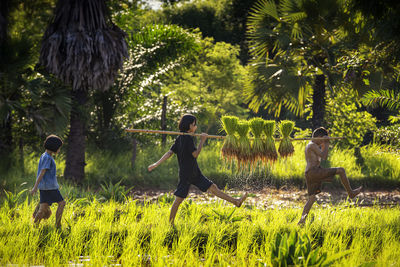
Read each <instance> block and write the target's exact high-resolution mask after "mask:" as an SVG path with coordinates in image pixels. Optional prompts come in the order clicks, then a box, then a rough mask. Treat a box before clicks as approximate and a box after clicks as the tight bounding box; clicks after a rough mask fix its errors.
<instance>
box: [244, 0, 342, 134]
mask: <svg viewBox="0 0 400 267" xmlns="http://www.w3.org/2000/svg"><path fill="white" fill-rule="evenodd" d="M342 9H343V6H342V5H341V3H340V1H336V0H328V1H326V0H317V1H303V0H282V1H280V2H279V4H278V5H277V4H275V2H274V1H272V0H261V1H259V2H258V3H257V4H256V5H255V7H254V9H253V11H252V12H251V13H250V16H249V19H248V34H249V39H250V49H251V50H250V52H251V54H252V56H253V59H252V61H251V64H250V66H251V67H250V72H251V75H252V81H251V82H250V83H249V86H248V87H247V89H246V92H247V100H248V102H249V104H250V107H251V108H252V109H253V110H255V111H257V110H258V108H259V107H260V106H265V108H268V109H270V110H272V111H274V112H275V115H276V116H277V115H279V113H280V111H281V108H282V106H285V107H286V108H288V109H289V110H291V111H294V112H295V113H296V114H298V115H303V112H304V106H305V103H306V99H307V97H309V96H310V95H311V93H312V111H313V117H312V127H313V128H316V127H319V126H321V125H323V122H324V113H325V95H326V93H325V92H326V85H327V86H328V87H329V88H330V89H331V90H332V88H333V81H334V80H335V79H334V78H335V73H334V70H333V67H334V66H335V65H336V57H337V56H338V55H340V52H341V45H343V43H342V42H343V40H344V39H345V37H346V35H345V34H344V32H343V31H342V30H339V26H338V22H339V23H340V22H341V21H342V17H343V16H345V13H344V12H343V10H342Z"/></svg>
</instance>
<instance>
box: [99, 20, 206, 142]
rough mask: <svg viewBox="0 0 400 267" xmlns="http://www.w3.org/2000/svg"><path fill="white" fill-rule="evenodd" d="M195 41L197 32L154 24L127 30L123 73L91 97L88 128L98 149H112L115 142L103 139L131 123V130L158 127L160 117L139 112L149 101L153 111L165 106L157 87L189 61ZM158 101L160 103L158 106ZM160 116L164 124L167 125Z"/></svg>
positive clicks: (197, 41)
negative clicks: (107, 87) (91, 121)
mask: <svg viewBox="0 0 400 267" xmlns="http://www.w3.org/2000/svg"><path fill="white" fill-rule="evenodd" d="M199 39H200V36H199V33H198V32H193V31H189V30H185V29H183V28H182V27H179V26H176V25H161V24H155V25H147V26H145V27H142V28H141V29H131V30H129V35H128V37H127V42H128V46H129V54H130V57H129V59H128V60H127V61H126V62H125V64H124V68H123V70H122V71H121V73H120V75H119V76H118V78H117V80H116V82H115V84H114V85H113V86H112V87H111V88H110V90H109V91H107V92H95V93H94V95H93V96H94V99H95V100H96V101H94V102H95V112H94V113H95V114H96V115H95V118H94V119H93V123H94V125H93V127H92V128H93V129H95V132H96V133H94V135H95V136H96V141H97V144H98V145H99V147H101V148H109V147H110V146H107V143H112V146H115V145H116V142H110V141H111V140H110V139H107V138H109V137H110V138H111V137H113V136H114V137H116V136H117V135H118V132H119V133H121V132H122V129H124V128H126V127H128V126H132V123H134V122H137V121H140V122H137V123H136V124H135V123H134V126H135V127H141V126H143V127H144V123H146V125H145V126H146V127H152V128H159V127H160V119H161V121H162V117H163V116H162V114H161V115H160V114H159V112H156V111H154V113H152V114H151V115H150V114H146V115H145V114H144V111H143V109H144V107H145V106H146V107H148V105H147V104H145V103H146V101H147V99H150V101H153V102H154V105H155V106H154V109H156V110H157V109H158V108H159V109H161V107H162V105H163V104H164V105H165V106H166V105H167V104H168V101H167V98H168V97H167V95H165V94H163V93H162V92H161V90H160V87H161V84H162V83H163V82H164V80H165V77H166V76H167V74H168V73H169V72H172V71H174V70H177V69H179V68H182V67H184V66H185V65H186V64H189V63H188V62H191V60H192V58H193V57H194V55H195V54H197V53H198V52H199V50H200V43H199ZM160 99H161V101H162V103H158V100H160ZM164 99H165V101H163V100H164ZM167 109H168V110H169V108H168V107H167V106H166V107H165V110H167ZM152 112H153V110H152ZM164 115H165V121H164V123H165V124H167V122H166V119H167V118H166V114H164ZM144 118H145V119H144ZM165 124H164V126H165ZM117 129H119V130H117ZM109 135H111V136H109ZM125 147H126V146H125Z"/></svg>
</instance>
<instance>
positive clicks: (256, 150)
mask: <svg viewBox="0 0 400 267" xmlns="http://www.w3.org/2000/svg"><path fill="white" fill-rule="evenodd" d="M250 129H251V132H252V134H253V136H254V140H253V145H252V149H251V162H252V164H254V163H255V162H256V161H257V160H259V159H262V158H263V152H264V143H263V140H262V139H261V135H262V133H263V130H264V120H263V119H261V118H254V119H252V120H251V121H250Z"/></svg>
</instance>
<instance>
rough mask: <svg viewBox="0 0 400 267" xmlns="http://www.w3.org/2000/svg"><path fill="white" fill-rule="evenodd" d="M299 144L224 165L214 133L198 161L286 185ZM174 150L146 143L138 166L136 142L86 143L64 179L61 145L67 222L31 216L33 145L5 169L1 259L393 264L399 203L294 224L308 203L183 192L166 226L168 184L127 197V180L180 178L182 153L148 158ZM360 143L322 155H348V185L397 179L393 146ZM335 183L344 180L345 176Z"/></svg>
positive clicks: (316, 215)
mask: <svg viewBox="0 0 400 267" xmlns="http://www.w3.org/2000/svg"><path fill="white" fill-rule="evenodd" d="M304 145H305V143H296V144H295V154H294V156H293V157H291V158H288V159H279V160H278V161H277V162H276V164H274V165H272V166H267V167H259V168H255V169H254V170H253V172H252V173H237V172H236V171H235V169H232V168H227V166H226V165H225V164H224V162H223V160H221V159H220V155H219V151H220V146H221V142H210V143H209V144H208V145H207V146H206V147H205V148H204V150H203V151H202V154H201V155H200V157H199V158H198V161H199V165H200V168H201V169H202V171H203V173H204V174H205V175H206V176H208V177H209V178H210V179H212V180H213V181H215V182H216V183H217V184H219V186H220V187H224V186H225V185H227V187H228V188H232V187H234V188H245V187H247V188H249V187H250V188H253V190H256V191H257V190H258V188H262V187H264V186H270V187H275V188H279V187H282V186H284V185H289V186H291V187H293V188H296V190H298V189H304V187H305V184H304V178H303V172H304V168H305V161H304ZM167 150H168V148H161V147H151V148H146V149H143V148H139V151H138V155H137V160H136V164H135V167H134V168H132V167H131V166H130V156H131V155H130V154H129V153H121V154H118V155H113V154H110V153H107V152H100V151H99V152H97V153H92V154H88V155H87V166H86V175H87V176H86V178H85V181H84V183H83V185H81V186H79V187H78V186H76V185H72V184H70V183H67V182H66V181H64V180H63V178H62V175H60V174H62V169H63V168H64V163H65V161H64V158H63V155H62V154H61V155H59V156H58V157H57V158H56V162H57V167H58V174H59V183H60V185H61V192H62V194H63V196H64V197H65V198H66V199H67V206H66V209H65V213H64V219H63V226H62V228H61V230H57V229H55V228H54V223H55V219H54V214H55V209H56V207H53V208H52V209H53V215H52V217H51V218H50V219H49V220H48V221H44V222H43V223H42V224H41V225H40V227H38V228H35V227H34V226H33V223H32V219H31V214H32V212H33V209H34V205H35V204H36V203H37V201H38V196H36V197H35V198H33V199H32V197H28V196H27V191H21V190H23V189H30V188H31V187H32V185H33V183H34V180H35V177H36V168H37V161H38V155H37V154H34V153H32V154H29V155H26V156H25V161H24V169H23V170H22V168H20V167H19V166H17V165H16V166H14V167H13V168H10V169H9V170H7V172H5V174H4V175H2V177H1V178H2V179H1V186H2V187H3V188H5V189H7V190H8V191H11V192H12V193H7V194H8V195H7V194H6V193H5V192H1V197H2V200H1V201H0V202H1V204H0V205H1V206H0V265H7V264H19V265H46V266H58V265H61V264H83V265H93V266H105V265H108V266H111V265H119V264H122V265H123V266H138V265H147V266H165V265H173V266H232V265H235V266H286V265H300V266H301V265H316V266H328V265H333V266H398V262H399V259H400V221H399V218H400V208H399V206H398V205H397V206H394V207H393V206H392V207H391V208H382V206H379V205H376V206H374V207H368V208H366V207H360V206H357V205H354V203H352V205H350V203H348V202H340V203H339V204H335V205H326V204H323V205H315V206H314V207H313V209H312V211H311V213H310V215H309V218H308V219H307V223H306V225H305V226H304V227H299V226H297V224H296V223H297V221H298V220H299V217H300V214H301V205H303V204H304V203H301V205H299V206H282V205H281V206H280V205H279V204H277V205H272V206H274V207H275V208H267V206H263V205H255V204H254V201H253V202H252V201H248V203H247V205H245V206H244V207H242V208H233V207H232V206H231V205H228V204H225V203H224V202H222V201H211V203H207V201H206V202H204V201H197V200H196V201H191V200H186V201H185V202H184V203H183V204H182V206H181V208H180V209H179V211H178V215H177V219H176V227H175V228H173V227H171V226H170V225H169V224H168V216H169V209H170V207H171V203H172V201H173V196H172V195H171V194H163V195H160V196H159V197H158V200H157V201H150V200H147V201H146V200H144V201H143V200H135V201H134V200H132V199H131V197H132V196H133V195H132V194H131V195H129V197H128V198H126V199H125V194H127V193H128V191H129V190H128V189H129V188H130V187H131V186H133V187H134V190H136V189H138V188H141V187H144V188H162V189H167V190H173V189H174V188H175V185H176V183H177V180H178V177H177V170H178V166H177V162H176V159H174V158H173V159H170V160H169V161H167V162H165V164H163V165H161V166H160V167H159V168H157V169H156V170H155V171H153V172H151V173H149V172H147V170H146V167H147V166H148V165H149V164H151V163H153V162H155V161H156V160H158V159H159V158H160V157H161V156H162V155H163V153H165V152H166V151H167ZM361 155H362V157H363V162H361V163H360V162H358V163H357V159H356V157H355V156H354V153H353V151H351V150H343V149H338V148H334V149H333V150H332V151H331V153H330V157H329V160H328V161H327V162H325V163H324V164H325V165H326V166H341V167H344V168H345V169H346V171H347V174H348V176H349V178H350V180H351V184H352V185H353V186H358V185H360V184H363V185H364V187H365V188H366V189H369V190H373V189H376V188H384V189H398V188H399V185H400V162H399V155H398V154H394V153H387V152H381V150H380V148H379V147H376V146H367V147H363V148H362V149H361ZM121 180H122V182H121V184H120V185H119V186H115V184H116V183H117V182H119V181H121ZM101 184H102V185H103V186H104V188H102V187H100V185H101ZM331 186H332V187H338V188H341V185H340V182H339V181H336V182H334V183H333V185H331ZM17 192H21V194H20V195H19V196H18V194H17ZM133 192H135V191H133ZM113 198H114V199H118V200H119V202H114V201H113V200H112V199H113ZM208 202H209V201H208ZM377 204H379V203H377Z"/></svg>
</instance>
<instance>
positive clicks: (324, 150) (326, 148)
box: [311, 143, 329, 160]
mask: <svg viewBox="0 0 400 267" xmlns="http://www.w3.org/2000/svg"><path fill="white" fill-rule="evenodd" d="M321 146H322V150H321V149H319V147H318V145H316V144H313V145H312V146H311V148H312V151H313V152H314V153H315V154H316V155H317V156H318V157H320V158H321V159H323V160H326V159H327V158H328V152H329V144H327V143H322V144H321Z"/></svg>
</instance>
